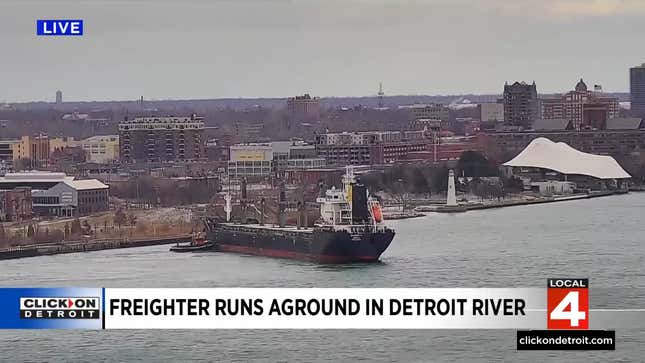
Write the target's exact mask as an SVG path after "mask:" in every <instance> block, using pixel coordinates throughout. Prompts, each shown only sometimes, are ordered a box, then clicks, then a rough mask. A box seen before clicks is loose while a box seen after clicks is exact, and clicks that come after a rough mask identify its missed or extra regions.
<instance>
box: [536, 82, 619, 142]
mask: <svg viewBox="0 0 645 363" xmlns="http://www.w3.org/2000/svg"><path fill="white" fill-rule="evenodd" d="M598 88H600V87H598ZM540 101H541V102H540V117H541V118H542V119H545V120H551V119H564V120H569V121H570V122H571V125H572V127H573V128H574V129H575V130H580V129H585V128H587V129H589V128H591V129H604V128H605V127H606V126H605V125H606V123H607V120H609V119H613V118H617V117H618V116H619V115H620V104H619V102H618V98H615V97H609V96H607V95H605V94H603V93H601V92H596V91H590V90H588V88H587V84H586V83H585V82H584V81H583V80H582V79H580V81H579V82H578V83H577V84H576V87H575V89H574V90H573V91H570V92H567V93H565V94H562V95H561V96H559V97H554V98H547V99H542V100H540Z"/></svg>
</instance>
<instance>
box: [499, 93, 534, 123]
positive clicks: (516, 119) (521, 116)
mask: <svg viewBox="0 0 645 363" xmlns="http://www.w3.org/2000/svg"><path fill="white" fill-rule="evenodd" d="M503 102H504V103H503V104H504V124H505V125H507V126H516V127H521V128H527V127H529V126H530V125H531V123H532V122H533V121H534V120H535V119H537V118H538V97H537V87H536V86H535V82H533V83H532V84H526V83H524V82H515V83H513V84H511V85H509V84H508V83H506V84H504V95H503Z"/></svg>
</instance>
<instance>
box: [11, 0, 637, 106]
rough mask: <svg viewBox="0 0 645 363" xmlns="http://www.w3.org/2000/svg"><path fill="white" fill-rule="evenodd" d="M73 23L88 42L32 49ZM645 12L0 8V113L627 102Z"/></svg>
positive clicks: (174, 4) (271, 5)
mask: <svg viewBox="0 0 645 363" xmlns="http://www.w3.org/2000/svg"><path fill="white" fill-rule="evenodd" d="M52 18H63V19H64V18H67V19H70V18H72V19H74V18H80V19H83V20H84V22H85V35H84V36H83V37H81V38H76V37H62V38H54V37H36V36H35V20H36V19H52ZM643 19H645V0H535V1H524V0H219V1H218V0H212V1H199V0H174V1H170V0H157V1H153V0H131V1H123V0H117V1H114V0H103V1H80V0H78V1H59V0H47V1H33V0H21V1H18V0H2V1H1V2H0V43H1V47H0V49H1V51H0V62H1V63H0V102H2V101H7V102H16V101H28V100H46V101H52V100H53V99H54V93H55V91H56V90H57V89H61V90H62V91H63V94H64V98H65V99H66V100H70V101H71V100H125V99H136V98H138V97H139V96H140V95H143V96H144V97H146V98H148V99H181V98H219V97H283V96H288V95H294V94H299V93H303V92H310V93H312V94H315V95H320V96H362V95H372V94H375V93H376V92H377V89H378V83H379V81H382V82H383V85H384V88H385V92H386V94H390V95H392V94H430V95H436V94H458V93H499V92H501V88H502V86H503V84H504V81H506V80H508V81H511V80H526V81H532V80H535V81H536V83H537V85H538V90H539V91H540V92H544V93H547V92H559V91H564V90H569V89H571V88H572V87H573V86H574V85H575V83H576V81H577V79H579V78H580V77H584V78H585V80H586V81H587V83H588V84H590V85H591V84H594V83H599V84H602V85H603V87H604V89H605V90H609V91H626V90H628V88H629V80H628V68H629V67H630V66H634V65H637V64H641V63H643V62H645V25H644V24H645V23H644V21H643Z"/></svg>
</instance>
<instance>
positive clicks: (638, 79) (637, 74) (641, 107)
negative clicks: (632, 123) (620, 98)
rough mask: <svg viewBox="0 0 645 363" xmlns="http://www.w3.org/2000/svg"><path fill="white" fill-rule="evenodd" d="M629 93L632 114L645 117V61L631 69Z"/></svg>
mask: <svg viewBox="0 0 645 363" xmlns="http://www.w3.org/2000/svg"><path fill="white" fill-rule="evenodd" d="M629 95H630V100H631V113H632V115H633V116H636V117H645V63H643V64H641V65H640V66H637V67H633V68H630V69H629Z"/></svg>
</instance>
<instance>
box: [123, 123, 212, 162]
mask: <svg viewBox="0 0 645 363" xmlns="http://www.w3.org/2000/svg"><path fill="white" fill-rule="evenodd" d="M205 141H206V140H205V139H204V118H203V117H198V116H195V115H192V116H188V117H174V116H166V117H139V118H135V119H133V120H127V119H126V120H125V121H123V122H121V123H120V124H119V158H120V160H121V161H122V162H124V163H147V162H161V163H163V162H182V161H196V160H202V159H205V158H206V153H205V151H204V143H205Z"/></svg>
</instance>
